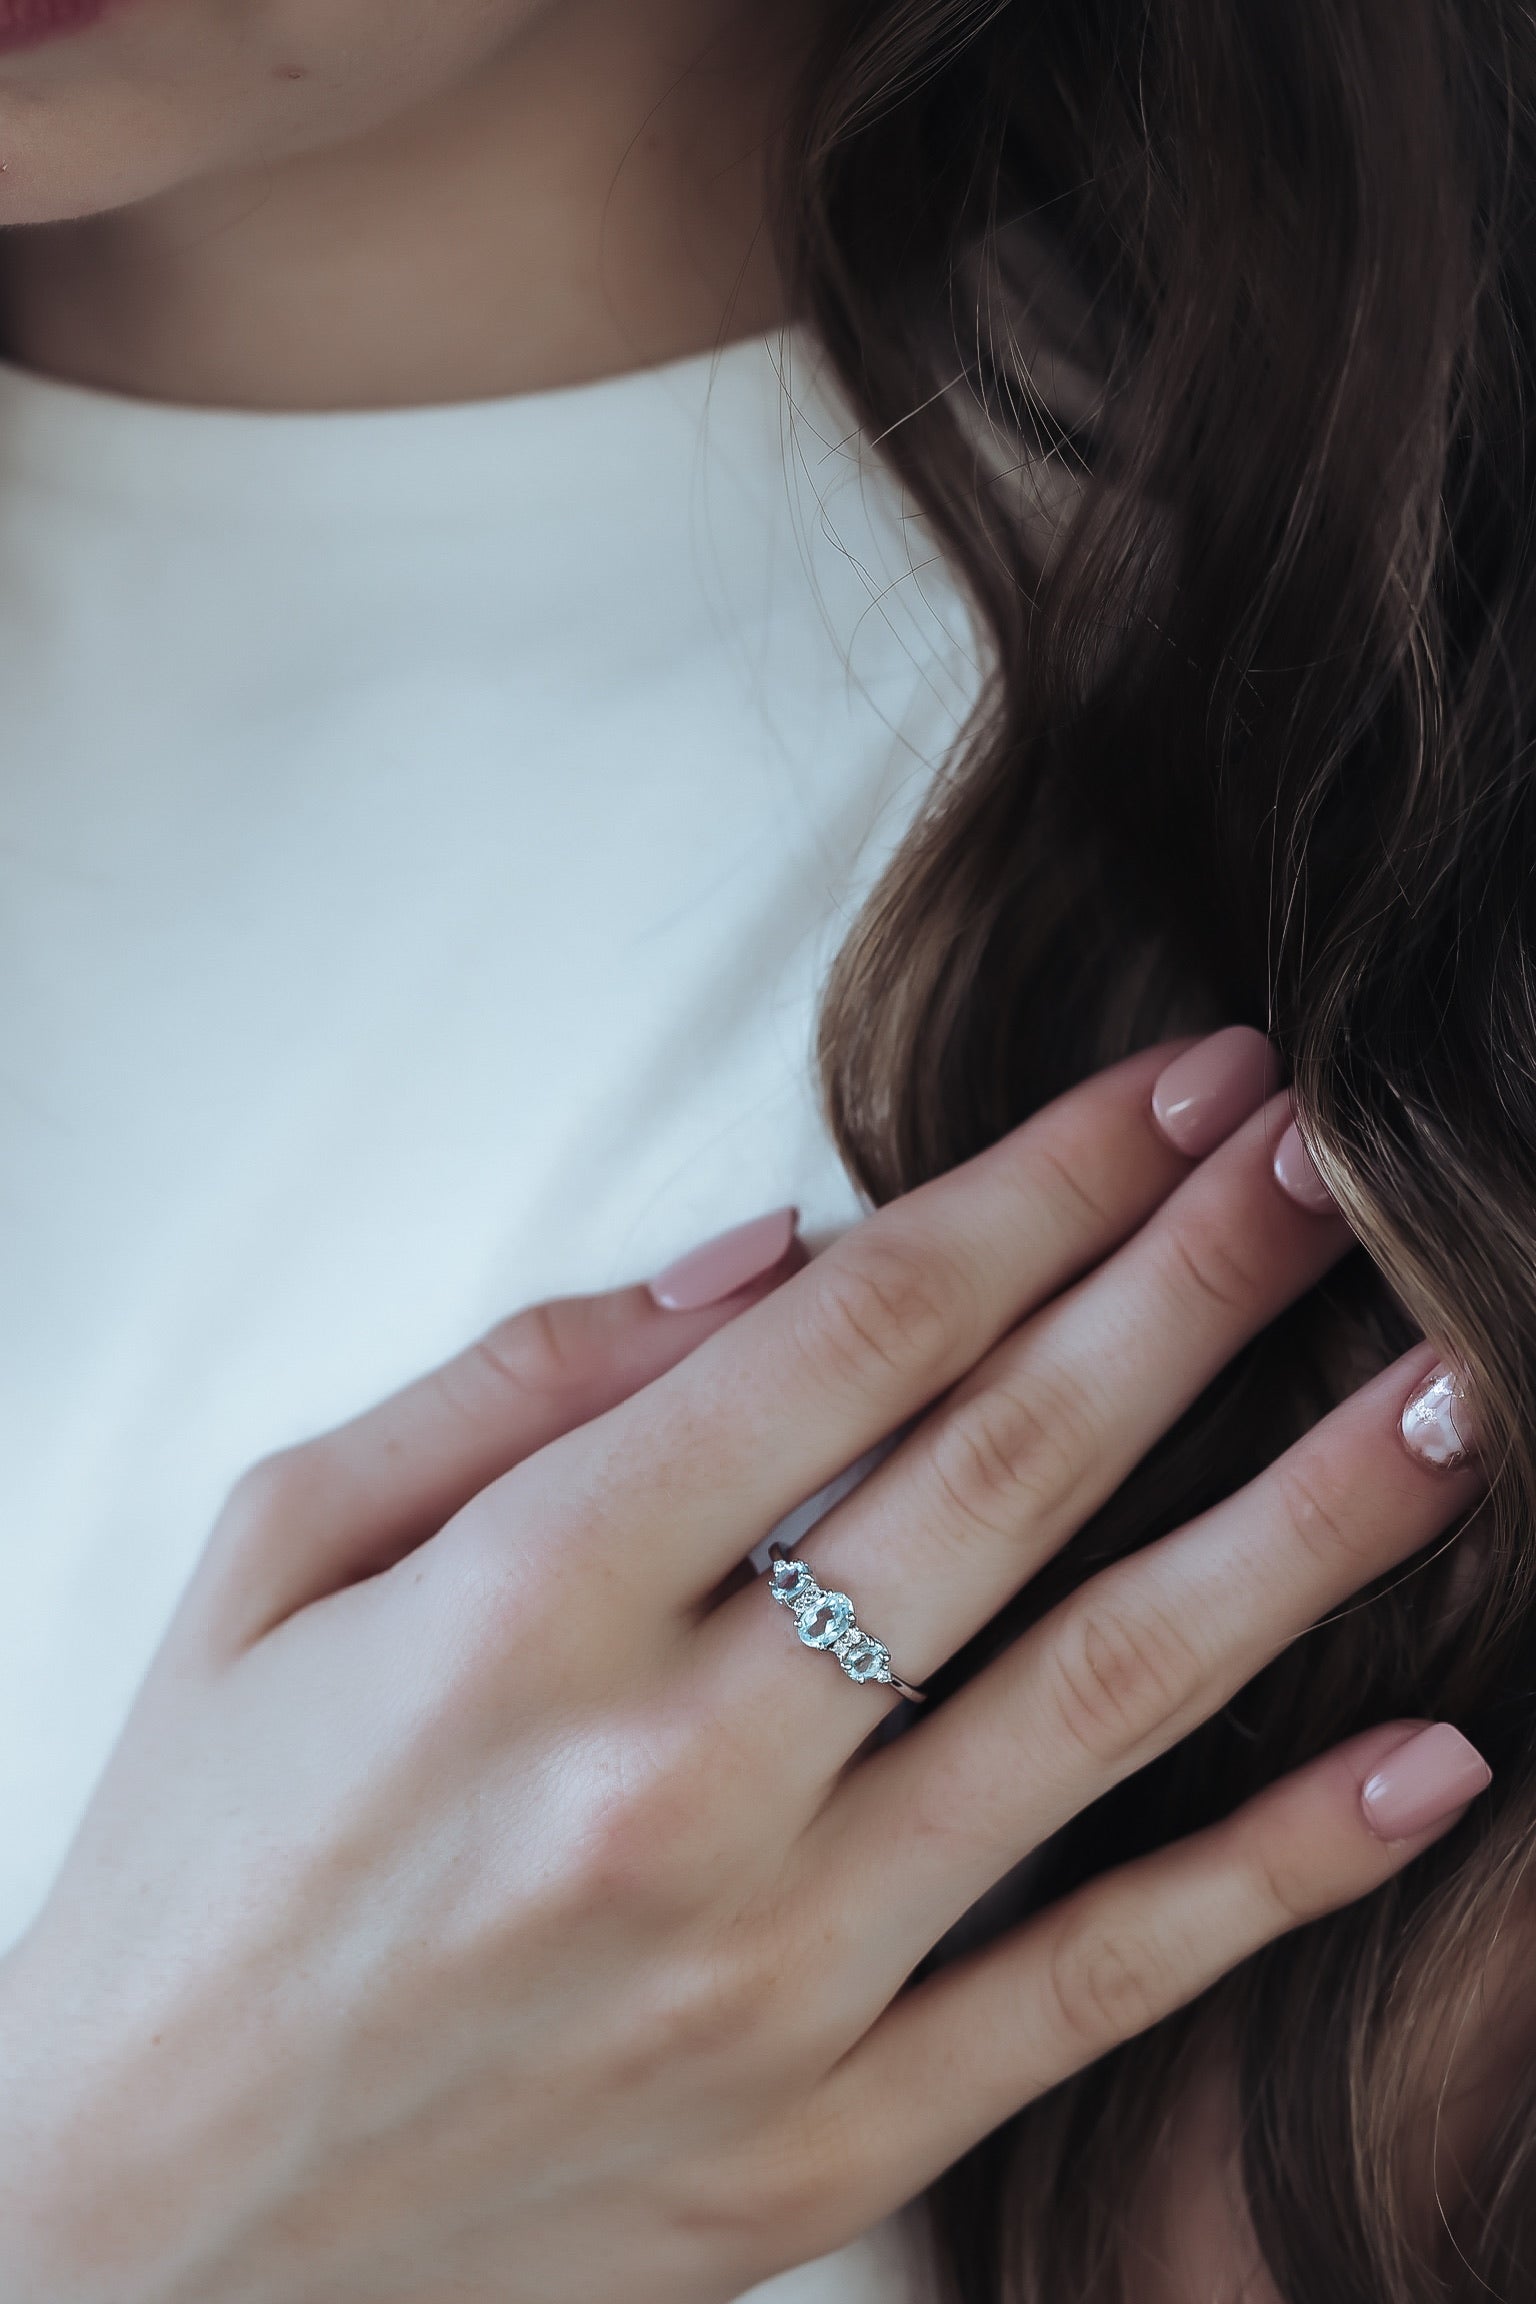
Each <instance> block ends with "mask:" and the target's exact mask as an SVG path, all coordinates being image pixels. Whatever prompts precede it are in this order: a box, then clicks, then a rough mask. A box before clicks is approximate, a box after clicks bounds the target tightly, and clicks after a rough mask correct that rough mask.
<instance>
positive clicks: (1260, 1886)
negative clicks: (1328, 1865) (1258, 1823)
mask: <svg viewBox="0 0 1536 2304" xmlns="http://www.w3.org/2000/svg"><path fill="white" fill-rule="evenodd" d="M1243 1838H1244V1839H1246V1841H1247V1846H1246V1848H1244V1847H1243V1845H1242V1841H1241V1840H1240V1842H1239V1862H1242V1863H1244V1864H1245V1869H1246V1870H1247V1872H1248V1875H1249V1878H1250V1879H1251V1880H1252V1882H1253V1885H1254V1892H1255V1894H1256V1896H1257V1897H1258V1899H1259V1902H1260V1904H1261V1906H1262V1908H1263V1916H1264V1924H1265V1927H1266V1930H1267V1932H1268V1933H1269V1934H1271V1935H1281V1936H1283V1935H1286V1934H1287V1933H1288V1932H1289V1931H1290V1930H1291V1929H1292V1928H1300V1927H1302V1926H1303V1925H1304V1924H1305V1923H1306V1922H1307V1921H1308V1920H1315V1919H1316V1918H1317V1916H1318V1914H1319V1912H1321V1911H1322V1910H1324V1908H1325V1905H1326V1901H1327V1900H1326V1897H1325V1896H1323V1895H1321V1894H1320V1893H1319V1882H1318V1867H1317V1863H1316V1860H1315V1858H1313V1860H1311V1861H1309V1852H1308V1850H1307V1848H1306V1847H1305V1845H1304V1844H1298V1843H1297V1842H1296V1841H1295V1840H1293V1839H1292V1838H1290V1837H1289V1836H1288V1835H1283V1834H1274V1833H1269V1832H1265V1831H1262V1830H1260V1829H1258V1828H1257V1827H1255V1828H1254V1829H1253V1830H1251V1831H1250V1832H1248V1833H1246V1834H1245V1835H1243Z"/></svg>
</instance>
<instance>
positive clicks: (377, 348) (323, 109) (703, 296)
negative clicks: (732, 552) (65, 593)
mask: <svg viewBox="0 0 1536 2304" xmlns="http://www.w3.org/2000/svg"><path fill="white" fill-rule="evenodd" d="M798 52H799V39H798V33H797V18H796V10H795V5H793V4H791V5H786V6H784V7H776V8H775V9H774V10H773V11H772V12H765V11H762V10H760V9H759V8H757V7H754V6H751V5H748V4H747V0H644V4H643V5H642V4H638V0H127V5H125V6H121V7H120V8H119V9H118V11H117V12H116V13H113V14H111V15H109V16H108V17H107V18H106V19H104V20H103V21H102V22H101V23H100V24H99V25H98V26H96V27H95V28H94V29H93V30H91V31H90V32H88V33H86V34H84V35H79V36H76V37H74V38H71V39H68V40H64V41H61V42H56V43H51V44H49V45H48V46H46V47H43V48H40V49H32V50H28V51H25V52H22V53H19V54H10V55H0V159H3V160H4V162H5V169H4V173H3V175H0V222H5V223H14V224H29V225H42V226H45V227H46V229H43V230H39V231H33V232H28V233H25V234H18V235H15V236H14V237H12V238H11V239H10V241H9V243H8V244H7V247H6V253H5V259H4V271H3V275H0V289H3V295H4V310H5V333H6V336H7V338H8V341H9V344H10V346H11V349H12V351H13V354H14V355H15V356H16V357H19V358H20V359H22V360H23V361H24V362H25V363H26V364H28V365H30V366H32V367H35V368H38V369H41V370H43V371H44V372H45V373H48V374H52V375H58V376H63V377H67V378H70V379H72V380H75V381H78V382H84V383H90V384H96V385H100V386H104V387H109V388H111V389H114V390H118V391H123V392H131V393H138V394H142V395H145V396H147V397H151V398H158V399H166V400H187V401H195V402H204V403H208V404H212V405H223V406H241V407H252V408H340V407H354V408H357V407H387V406H410V405H414V404H417V403H425V402H431V401H444V400H463V399H475V398H480V397H490V396H494V395H499V394H505V393H511V392H522V391H530V390H537V389H539V388H542V387H546V386H554V385H561V384H570V383H575V382H579V381H581V380H583V379H585V378H588V377H595V376H602V375H607V374H611V373H614V372H617V371H622V370H624V369H628V368H633V367H636V366H641V365H645V364H648V363H652V362H656V361H660V360H664V359H668V358H671V357H674V356H677V355H681V354H683V353H688V352H694V351H698V350H701V349H705V348H707V347H708V346H710V345H712V344H714V343H716V342H717V341H719V340H720V339H721V338H722V337H729V336H740V335H745V334H749V333H752V332H755V331H758V330H761V329H764V328H766V327H768V326H770V325H771V324H772V323H773V322H774V320H775V319H777V318H778V317H779V314H780V309H781V294H780V287H779V282H778V279H777V276H776V273H775V269H774V264H773V260H772V255H771V251H770V249H769V247H768V243H767V239H766V236H765V234H764V232H763V230H762V220H763V201H764V185H763V178H764V169H765V165H766V162H767V159H768V157H769V155H770V153H771V150H772V147H773V142H774V138H775V135H776V133H777V131H778V128H779V125H780V122H781V119H782V116H783V110H784V104H785V99H786V92H787V89H788V86H789V83H790V80H791V78H792V76H793V71H794V66H795V64H796V62H797V60H798ZM403 314H404V315H408V316H409V324H408V325H405V326H402V315H403Z"/></svg>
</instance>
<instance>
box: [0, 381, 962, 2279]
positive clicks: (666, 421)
mask: <svg viewBox="0 0 1536 2304" xmlns="http://www.w3.org/2000/svg"><path fill="white" fill-rule="evenodd" d="M790 351H792V372H791V379H790V381H791V387H792V398H793V402H794V407H793V410H791V408H790V407H789V405H788V404H787V403H786V401H785V398H784V395H783V391H782V387H781V377H780V368H781V366H782V364H783V360H784V357H785V355H786V353H787V352H790ZM813 367H814V361H813V360H812V358H811V356H810V354H809V352H808V350H807V348H806V346H805V345H804V344H803V342H801V341H800V340H799V339H794V340H792V342H791V345H789V346H785V345H781V344H779V343H777V342H775V343H773V344H771V345H764V344H762V343H751V344H747V345H740V346H737V347H735V348H733V349H732V350H730V351H728V352H726V353H725V354H724V355H722V356H720V357H719V358H717V359H711V358H703V359H697V360H690V361H685V362H682V363H679V364H677V365H675V366H672V367H669V368H665V369H661V370H657V371H653V372H651V373H648V374H640V375H633V376H628V377H622V378H618V379H616V380H614V381H611V382H605V383H599V384H596V385H590V386H586V387H583V388H580V389H576V390H570V391H560V392H553V393H542V394H535V395H532V396H529V397H525V398H522V399H517V400H509V401H503V402H494V403H487V404H483V405H474V406H466V407H454V408H438V409H425V410H408V411H403V412H390V413H382V414H361V415H315V416H307V415H299V416H294V415H249V414H231V413H225V412H211V411H201V410H187V409H176V408H166V407H157V406H151V405H146V404H144V403H140V402H134V401H128V400H119V399H115V398H112V397H110V396H107V395H103V394H98V393H93V392H86V391H80V390H76V389H74V388H72V387H69V386H63V385H58V384H52V383H46V382H42V381H39V380H38V379H36V378H34V377H29V376H26V375H24V374H21V373H18V372H16V371H14V370H9V371H5V370H0V1306H3V1313H0V1590H3V1594H4V1604H3V1606H0V1943H3V1942H5V1941H8V1940H9V1939H10V1938H11V1937H12V1936H14V1934H15V1933H16V1932H17V1931H18V1930H19V1929H20V1928H21V1927H22V1926H23V1925H24V1924H25V1923H26V1921H27V1920H28V1918H29V1916H30V1915H31V1913H32V1912H33V1911H34V1910H35V1908H36V1906H37V1903H38V1901H39V1899H40V1898H41V1896H42V1894H43V1892H44V1890H45V1888H46V1886H47V1883H48V1881H49V1879H50V1877H51V1875H52V1873H53V1871H54V1869H55V1867H56V1865H57V1863H58V1860H59V1858H60V1855H61V1853H62V1851H63V1849H64V1846H65V1844H66V1842H67V1840H68V1838H69V1836H70V1834H71V1832H72V1830H73V1827H74V1825H75V1822H76V1820H77V1818H78V1815H79V1812H80V1810H81V1807H82V1804H83V1802H84V1800H85V1798H86V1795H87V1793H88V1791H89V1789H90V1786H91V1784H92V1781H93V1780H94V1778H95V1776H96V1774H97V1772H98V1770H99V1768H100V1766H101V1764H102V1761H103V1759H104V1757H105V1755H106V1753H107V1750H108V1748H109V1746H110V1744H111V1742H112V1740H113V1737H114V1735H115V1733H116V1731H117V1729H118V1727H119V1725H120V1723H121V1720H122V1717H123V1714H124V1712H125V1709H126V1707H127V1705H128V1702H129V1700H130V1697H131V1695H132V1692H133V1689H134V1687H135V1685H136V1683H137V1681H138V1680H139V1678H140V1676H141V1674H142V1672H143V1670H144V1668H145V1665H146V1663H147V1662H148V1659H149V1656H150V1653H151V1650H152V1648H153V1646H154V1644H155V1642H156V1640H157V1638H158V1636H159V1634H160V1632H161V1630H162V1628H163V1626H164V1625H165V1622H166V1620H167V1618H168V1616H169V1615H170V1613H171V1610H172V1609H173V1607H174V1605H175V1602H176V1599H177V1595H178V1593H179V1591H180V1589H181V1587H182V1584H183V1582H184V1580H185V1578H186V1576H187V1574H188V1571H189V1569H190V1568H191V1566H192V1563H193V1561H194V1559H195V1557H196V1555H197V1552H198V1550H199V1548H200V1546H201V1544H202V1542H203V1539H204V1537H205V1535H206V1533H207V1530H208V1528H209V1525H210V1523H211V1522H212V1520H213V1518H214V1515H215V1513H216V1511H217V1509H218V1506H219V1503H220V1500H221V1498H222V1497H223V1495H224V1493H225V1492H226V1490H227V1489H228V1487H229V1485H230V1483H231V1482H232V1480H233V1479H234V1478H235V1476H236V1475H237V1474H238V1473H239V1472H240V1470H241V1469H242V1468H243V1467H244V1466H245V1465H246V1464H247V1463H249V1462H250V1461H251V1460H252V1459H253V1458H254V1457H256V1456H257V1455H259V1454H261V1453H263V1452H264V1451H266V1450H268V1449H270V1448H272V1447H274V1446H277V1445H280V1444H282V1443H285V1442H290V1441H293V1440H295V1439H298V1438H301V1437H302V1436H303V1435H305V1434H306V1433H309V1432H312V1431H314V1430H316V1429H317V1428H319V1427H322V1426H324V1425H326V1424H328V1423H330V1422H332V1421H334V1420H335V1419H337V1418H340V1417H343V1416H345V1415H348V1414H350V1413H352V1412H353V1411H354V1410H356V1409H358V1408H360V1407H362V1406H364V1405H365V1404H366V1403H368V1402H369V1401H371V1400H373V1399H375V1398H377V1397H378V1396H379V1395H381V1394H382V1393H384V1392H385V1391H387V1390H388V1389H390V1388H391V1387H392V1386H394V1385H396V1384H398V1383H400V1382H401V1381H403V1380H404V1379H405V1378H407V1377H409V1376H410V1375H412V1374H414V1373H416V1372H418V1371H419V1370H421V1369H424V1368H426V1367H427V1366H429V1365H430V1364H431V1363H432V1362H433V1361H435V1360H437V1359H438V1358H440V1357H442V1356H444V1355H446V1354H448V1353H450V1352H452V1351H454V1350H455V1349H456V1348H458V1347H459V1346H460V1345H462V1344H463V1343H464V1342H466V1341H467V1340H468V1339H469V1338H470V1337H471V1336H473V1335H474V1334H475V1333H476V1332H478V1331H479V1330H480V1329H481V1328H482V1327H484V1326H485V1325H487V1324H488V1323H489V1322H491V1321H492V1320H494V1319H495V1318H497V1317H498V1316H499V1315H500V1314H502V1313H503V1312H505V1311H507V1310H510V1309H511V1308H513V1307H515V1306H516V1305H518V1304H520V1303H524V1302H527V1301H529V1300H531V1299H534V1298H537V1297H539V1296H543V1295H547V1294H552V1293H565V1292H568V1291H571V1290H574V1289H584V1288H600V1287H606V1286H609V1285H612V1284H614V1283H616V1282H619V1281H621V1280H627V1279H630V1278H633V1277H635V1276H637V1275H641V1274H644V1273H645V1272H647V1271H649V1270H652V1269H654V1268H656V1267H657V1266H659V1265H660V1264H661V1263H663V1262H664V1261H666V1260H667V1259H669V1258H670V1257H672V1256H673V1255H675V1254H676V1253H677V1252H679V1251H680V1250H682V1249H684V1248H686V1247H688V1246H690V1245H691V1244H693V1243H694V1242H696V1241H698V1240H700V1239H702V1238H704V1237H705V1236H706V1235H708V1234H710V1233H712V1232H714V1231H716V1230H718V1229H719V1228H720V1227H722V1226H724V1225H726V1224H730V1223H733V1222H735V1221H737V1220H739V1219H741V1218H744V1217H747V1216H750V1215H753V1214H756V1213H758V1212H759V1211H761V1210H763V1209H765V1208H769V1207H773V1206H776V1205H778V1204H780V1203H782V1202H785V1201H791V1200H793V1201H797V1202H798V1203H799V1204H800V1206H801V1207H802V1209H803V1211H804V1214H805V1220H806V1224H807V1228H808V1230H809V1231H810V1232H811V1233H812V1234H813V1235H815V1234H817V1233H823V1234H824V1233H826V1232H827V1231H829V1230H832V1229H835V1228H836V1227H838V1226H841V1225H843V1224H846V1223H847V1222H849V1221H850V1220H851V1219H852V1218H853V1216H854V1215H855V1213H856V1203H855V1199H854V1196H853V1193H852V1191H851V1189H850V1187H849V1185H848V1183H847V1181H846V1179H845V1178H844V1176H843V1174H842V1172H841V1170H840V1168H839V1166H838V1163H837V1161H836V1159H835V1157H834V1155H833V1152H832V1149H831V1147H830V1144H829V1142H828V1140H827V1137H826V1134H825V1131H824V1129H823V1126H822V1123H821V1121H820V1118H819V1116H818V1107H817V1098H816V1089H815V1082H814V1077H813V1068H812V1063H811V1034H812V1026H813V1019H814V1014H815V1007H816V998H817V992H818V988H819V986H820V984H821V981H822V979H823V976H824V973H825V969H826V966H827V963H828V961H829V959H830V957H831V955H832V953H833V951H834V950H835V949H836V946H837V944H838V942H839V940H840V938H841V937H842V935H843V933H844V930H845V928H846V926H847V924H848V922H849V920H850V919H851V918H852V916H853V913H854V911H855V910H856V908H857V903H858V899H859V896H860V894H861V893H862V891H863V889H864V888H865V887H866V886H867V885H868V882H869V880H870V877H871V875H872V873H873V872H874V870H875V869H876V867H877V866H878V864H879V862H880V861H881V860H882V859H883V858H884V856H885V855H887V854H888V853H889V850H890V847H891V845H892V843H893V841H894V840H895V839H896V837H897V836H898V835H899V833H900V831H901V829H902V828H903V826H904V824H905V823H906V821H907V820H908V818H909V816H910V813H911V810H912V808H913V806H914V805H915V803H916V802H917V800H918V799H919V798H920V796H921V794H922V792H923V790H924V789H925V787H926V784H927V781H928V778H929V776H930V774H931V772H932V769H933V767H934V766H935V765H936V764H937V762H938V761H939V760H940V759H941V757H942V755H943V753H944V751H945V749H946V747H947V745H948V744H949V742H950V741H951V739H952V737H953V735H954V734H955V732H956V730H957V728H958V726H959V725H960V723H961V721H962V719H963V717H964V715H965V712H966V710H967V708H968V706H969V704H970V702H971V700H972V698H973V695H974V693H975V688H976V674H975V670H974V665H973V662H972V658H971V650H970V643H969V638H968V630H967V625H966V620H965V617H964V615H963V614H962V612H961V610H960V608H959V606H958V603H957V601H956V598H955V596H954V593H953V591H952V590H951V588H950V586H949V584H948V582H947V580H946V578H945V575H944V573H943V571H942V570H941V568H940V567H939V566H938V564H937V561H936V559H935V556H934V554H933V550H932V546H931V544H930V543H928V542H927V541H926V540H925V539H924V537H923V534H922V530H921V527H920V525H918V524H915V523H913V522H912V521H911V520H910V519H909V518H908V517H907V516H906V514H907V508H906V507H904V506H903V504H902V503H901V501H900V500H899V496H898V492H897V490H896V488H895V486H894V484H893V482H892V481H891V480H890V478H889V476H888V475H887V474H886V473H885V472H884V470H883V468H881V467H878V466H877V465H876V464H874V463H873V461H872V460H871V459H870V457H869V456H868V454H867V452H866V453H864V454H863V455H861V454H860V451H859V447H858V443H857V440H856V438H852V437H850V424H849V420H848V418H847V417H846V415H845V414H844V413H843V412H842V411H841V410H840V408H839V406H838V404H837V402H836V400H835V398H834V397H833V396H831V395H830V393H829V392H828V391H827V390H826V389H825V388H824V386H822V385H821V384H819V383H817V381H816V380H815V379H814V377H813V376H812V374H811V373H810V371H811V370H812V368H813ZM886 2245H887V2244H886V2243H885V2242H881V2243H879V2244H878V2245H876V2244H873V2243H872V2244H870V2246H871V2247H875V2253H871V2252H870V2247H866V2248H864V2249H863V2250H862V2251H860V2250H854V2251H850V2252H848V2253H847V2254H846V2255H845V2256H844V2257H843V2258H840V2259H837V2260H834V2261H833V2263H832V2264H831V2265H830V2266H828V2267H822V2268H820V2269H819V2270H818V2269H817V2268H811V2269H808V2270H807V2271H805V2272H803V2273H800V2274H796V2275H793V2276H791V2278H790V2280H789V2281H787V2282H785V2283H782V2284H780V2283H775V2284H774V2285H773V2287H772V2290H771V2294H772V2296H773V2298H774V2304H863V2300H864V2299H865V2298H866V2296H868V2297H870V2298H873V2296H874V2295H875V2293H876V2289H877V2287H878V2295H879V2298H880V2304H899V2297H900V2295H901V2292H902V2291H901V2290H900V2289H899V2288H898V2287H897V2286H896V2285H893V2280H894V2279H895V2278H897V2277H899V2276H898V2275H894V2274H893V2273H892V2271H891V2264H890V2258H889V2255H888V2253H887V2254H881V2253H880V2252H879V2251H880V2249H881V2248H885V2247H886ZM767 2293H769V2292H765V2296H766V2294H767Z"/></svg>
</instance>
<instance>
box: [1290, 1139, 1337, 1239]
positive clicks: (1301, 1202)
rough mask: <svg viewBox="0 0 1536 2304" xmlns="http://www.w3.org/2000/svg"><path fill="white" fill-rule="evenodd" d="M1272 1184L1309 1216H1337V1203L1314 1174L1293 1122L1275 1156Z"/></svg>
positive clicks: (1310, 1156)
mask: <svg viewBox="0 0 1536 2304" xmlns="http://www.w3.org/2000/svg"><path fill="white" fill-rule="evenodd" d="M1275 1182H1276V1183H1277V1184H1278V1185H1279V1187H1280V1189H1281V1191H1282V1192H1283V1193H1284V1194H1285V1195H1286V1197H1287V1198H1288V1199H1290V1200H1294V1201H1295V1203H1296V1205H1297V1207H1298V1208H1305V1209H1306V1211H1307V1213H1308V1215H1309V1216H1336V1215H1337V1214H1338V1203H1337V1201H1336V1200H1335V1199H1334V1197H1333V1194H1332V1193H1331V1192H1330V1191H1329V1189H1328V1187H1327V1185H1326V1184H1325V1183H1324V1182H1323V1180H1322V1178H1321V1176H1320V1175H1319V1174H1318V1172H1317V1166H1316V1163H1315V1162H1314V1160H1313V1158H1312V1155H1311V1153H1310V1152H1309V1151H1308V1150H1307V1147H1306V1145H1305V1144H1304V1143H1303V1142H1302V1136H1301V1130H1300V1129H1299V1128H1298V1127H1297V1125H1296V1123H1295V1121H1294V1120H1293V1121H1292V1122H1291V1124H1290V1126H1289V1128H1287V1130H1286V1132H1285V1134H1284V1135H1283V1136H1282V1137H1281V1139H1280V1143H1279V1147H1278V1149H1277V1150H1276V1153H1275Z"/></svg>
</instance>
